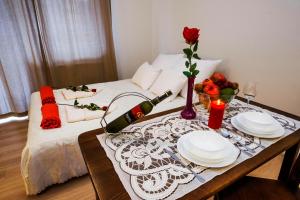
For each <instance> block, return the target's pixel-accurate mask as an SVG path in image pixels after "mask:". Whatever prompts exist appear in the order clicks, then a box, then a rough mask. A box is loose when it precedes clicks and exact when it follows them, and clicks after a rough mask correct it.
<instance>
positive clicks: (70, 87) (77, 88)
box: [66, 85, 97, 92]
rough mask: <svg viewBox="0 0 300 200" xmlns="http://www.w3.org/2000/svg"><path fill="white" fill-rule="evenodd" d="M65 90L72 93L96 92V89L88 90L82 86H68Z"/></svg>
mask: <svg viewBox="0 0 300 200" xmlns="http://www.w3.org/2000/svg"><path fill="white" fill-rule="evenodd" d="M66 89H67V90H72V91H73V92H76V91H84V92H97V90H96V89H89V87H88V86H86V85H82V86H68V87H67V88H66Z"/></svg>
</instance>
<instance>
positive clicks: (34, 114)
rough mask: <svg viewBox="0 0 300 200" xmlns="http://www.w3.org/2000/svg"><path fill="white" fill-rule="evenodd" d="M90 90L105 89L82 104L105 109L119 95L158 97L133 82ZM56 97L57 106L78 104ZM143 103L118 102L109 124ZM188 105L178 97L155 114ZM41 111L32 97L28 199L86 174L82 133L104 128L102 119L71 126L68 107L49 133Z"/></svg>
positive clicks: (26, 152) (25, 156)
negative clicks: (79, 142)
mask: <svg viewBox="0 0 300 200" xmlns="http://www.w3.org/2000/svg"><path fill="white" fill-rule="evenodd" d="M89 87H90V88H97V91H99V90H100V89H101V91H100V92H98V93H97V94H96V95H94V96H92V97H88V98H83V99H79V103H80V104H87V103H96V104H99V105H105V104H108V102H109V101H110V100H111V99H112V98H113V97H115V96H116V95H117V94H119V93H122V92H130V91H135V92H140V93H143V94H144V95H146V96H147V97H149V98H154V97H155V95H154V94H152V93H151V92H149V91H144V90H142V89H141V88H140V87H139V86H137V85H135V84H134V83H132V82H131V80H129V79H127V80H120V81H114V82H107V83H98V84H92V85H89ZM54 95H55V98H56V102H57V103H64V104H73V102H74V100H68V101H67V100H65V98H64V97H63V95H62V92H61V90H55V91H54ZM142 101H143V99H140V98H137V97H127V98H122V99H119V100H118V101H117V102H116V105H117V109H115V110H113V111H112V112H111V113H110V114H109V115H108V116H107V118H106V119H107V121H108V122H109V121H111V120H113V119H114V118H116V117H117V116H119V115H120V114H123V113H124V112H125V111H127V110H128V109H129V108H131V107H132V106H134V105H136V104H137V103H139V102H142ZM184 104H185V99H184V98H183V97H179V96H178V97H176V98H175V99H174V100H173V101H171V102H168V103H164V102H162V103H160V104H158V105H157V106H156V107H155V108H154V109H153V111H152V112H151V114H153V113H157V112H160V111H164V110H168V109H171V108H176V107H179V106H182V105H184ZM40 109H41V100H40V94H39V92H35V93H33V94H32V95H31V103H30V108H29V127H28V138H27V143H26V146H25V148H24V149H23V152H22V160H21V172H22V176H23V179H24V182H25V187H26V192H27V194H28V195H32V194H37V193H39V192H41V191H42V190H43V189H45V188H46V187H47V186H49V185H52V184H55V183H63V182H65V181H67V180H68V179H70V178H72V177H78V176H81V175H84V174H86V173H87V169H86V166H85V164H84V161H83V157H82V155H81V152H80V148H79V145H78V140H77V139H78V136H79V135H80V134H81V133H83V132H86V131H89V130H93V129H97V128H100V127H101V126H100V124H99V119H94V120H89V121H79V122H74V123H68V122H67V118H66V111H65V108H64V106H59V114H60V118H61V122H62V127H61V128H56V129H49V130H45V129H42V128H41V127H40V122H41V117H42V116H41V111H40Z"/></svg>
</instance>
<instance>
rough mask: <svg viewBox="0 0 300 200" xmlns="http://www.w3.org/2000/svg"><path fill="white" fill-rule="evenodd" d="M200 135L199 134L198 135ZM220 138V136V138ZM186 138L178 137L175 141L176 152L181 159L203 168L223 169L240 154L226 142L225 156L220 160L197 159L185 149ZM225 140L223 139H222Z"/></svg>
mask: <svg viewBox="0 0 300 200" xmlns="http://www.w3.org/2000/svg"><path fill="white" fill-rule="evenodd" d="M199 134H201V133H199ZM211 134H217V133H211ZM220 137H222V136H220ZM186 138H187V137H184V136H182V137H180V138H179V139H178V141H177V149H178V152H179V153H180V155H181V156H182V157H184V158H185V159H187V160H189V161H191V162H193V163H195V164H197V165H201V166H204V167H213V168H219V167H225V166H228V165H230V164H232V163H234V162H235V161H236V159H237V157H238V155H239V153H240V151H239V149H237V148H236V147H235V146H234V145H233V144H232V143H230V142H229V141H226V142H228V143H229V144H227V145H226V154H225V155H224V157H223V158H222V159H219V160H215V159H212V158H209V159H207V158H205V157H197V156H196V155H195V154H194V153H191V152H189V151H188V150H187V149H186V147H185V145H184V144H185V143H186ZM224 139H225V138H224ZM215 153H216V152H212V153H211V155H214V154H215ZM212 157H213V156H212Z"/></svg>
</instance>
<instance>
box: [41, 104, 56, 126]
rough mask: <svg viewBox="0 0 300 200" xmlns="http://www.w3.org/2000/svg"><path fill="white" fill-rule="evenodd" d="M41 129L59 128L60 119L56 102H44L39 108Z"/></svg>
mask: <svg viewBox="0 0 300 200" xmlns="http://www.w3.org/2000/svg"><path fill="white" fill-rule="evenodd" d="M41 111H42V122H41V127H42V128H43V129H51V128H59V127H61V121H60V118H59V113H58V106H57V105H56V104H45V105H43V106H42V108H41Z"/></svg>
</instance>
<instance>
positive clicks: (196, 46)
mask: <svg viewBox="0 0 300 200" xmlns="http://www.w3.org/2000/svg"><path fill="white" fill-rule="evenodd" d="M197 50H198V41H197V42H196V43H195V46H194V48H193V51H194V52H195V51H197Z"/></svg>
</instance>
